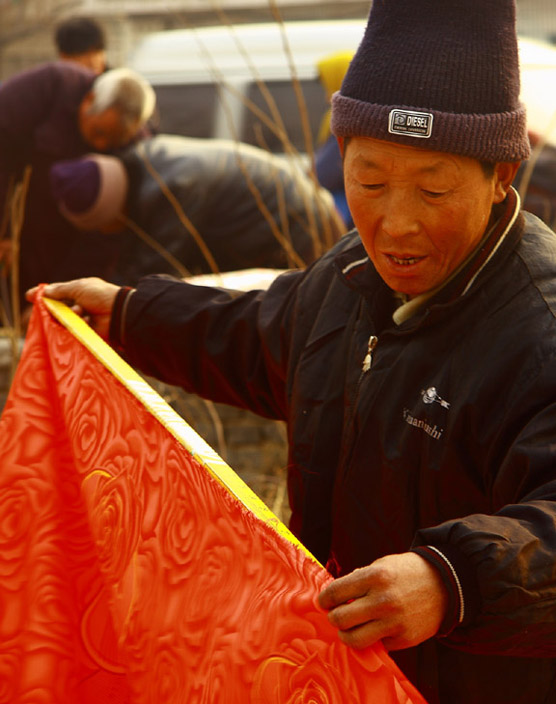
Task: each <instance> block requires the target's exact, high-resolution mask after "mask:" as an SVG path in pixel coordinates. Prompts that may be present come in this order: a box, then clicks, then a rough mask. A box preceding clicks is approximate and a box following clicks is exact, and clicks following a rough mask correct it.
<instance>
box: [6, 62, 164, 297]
mask: <svg viewBox="0 0 556 704" xmlns="http://www.w3.org/2000/svg"><path fill="white" fill-rule="evenodd" d="M154 105H155V97H154V91H153V89H152V87H151V86H150V85H149V84H148V83H147V82H146V81H145V80H144V79H143V78H141V77H140V76H139V75H138V74H136V73H135V72H133V71H131V70H129V69H126V68H120V69H114V70H111V71H107V72H105V73H103V74H101V75H99V76H97V75H96V74H95V73H94V72H92V71H90V70H88V69H86V68H83V67H81V66H79V65H77V64H74V63H70V62H66V61H57V62H51V63H46V64H41V65H39V66H37V67H34V68H32V69H29V70H27V71H23V72H22V73H19V74H16V75H15V76H12V77H11V78H9V79H8V80H6V81H5V82H3V83H2V84H1V85H0V155H1V158H0V214H1V215H2V216H3V219H4V220H5V219H6V218H8V220H9V219H10V218H14V216H15V219H16V220H18V221H19V220H21V217H20V215H22V214H21V213H20V214H19V216H18V214H16V213H13V212H12V204H13V200H12V195H13V193H14V189H15V188H16V186H17V184H18V183H20V182H21V180H22V178H23V174H24V172H25V169H26V167H30V177H29V187H28V191H27V194H26V199H25V202H24V204H23V205H22V206H20V207H24V217H23V224H22V229H21V232H20V233H19V237H20V251H21V255H20V282H21V285H20V291H24V290H25V289H26V288H27V287H28V286H30V285H33V284H36V283H39V282H40V281H44V280H49V279H50V280H51V279H52V277H55V278H59V277H60V276H62V277H67V276H74V275H76V274H79V275H80V274H84V273H87V272H88V273H94V271H95V267H94V258H95V257H97V256H101V254H100V251H99V249H98V247H97V245H98V244H99V243H100V246H102V242H103V240H102V238H100V237H99V238H98V242H97V240H96V238H94V236H93V235H91V236H90V237H89V238H88V239H84V238H82V237H81V238H76V233H77V232H78V231H77V230H76V229H75V228H74V227H73V226H71V225H70V223H68V222H67V221H66V220H65V219H64V218H63V217H61V216H60V214H59V212H58V209H57V207H56V203H55V202H54V200H53V198H52V195H51V193H50V187H49V180H48V174H49V170H50V167H51V165H52V164H53V163H54V162H56V161H59V160H60V159H70V158H75V157H79V156H82V155H84V154H87V153H88V152H90V151H98V152H112V151H114V150H117V149H119V148H120V147H123V146H125V145H127V144H129V143H130V142H132V141H133V140H134V138H136V136H137V135H138V134H139V133H140V130H141V129H142V128H143V126H144V125H145V123H146V121H147V120H148V119H149V118H150V116H151V115H152V113H153V110H154ZM7 234H8V236H9V235H10V230H9V229H8V231H7Z"/></svg>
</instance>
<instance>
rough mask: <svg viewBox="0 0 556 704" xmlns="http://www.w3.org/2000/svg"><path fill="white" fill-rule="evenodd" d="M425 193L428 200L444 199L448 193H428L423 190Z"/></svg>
mask: <svg viewBox="0 0 556 704" xmlns="http://www.w3.org/2000/svg"><path fill="white" fill-rule="evenodd" d="M423 193H424V194H425V195H426V196H427V198H442V196H445V195H446V191H427V190H425V189H423Z"/></svg>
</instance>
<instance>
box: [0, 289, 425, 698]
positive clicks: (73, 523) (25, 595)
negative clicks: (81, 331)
mask: <svg viewBox="0 0 556 704" xmlns="http://www.w3.org/2000/svg"><path fill="white" fill-rule="evenodd" d="M0 438H1V449H0V468H1V469H0V496H1V497H2V498H1V500H0V702H1V703H2V704H4V703H6V704H7V703H8V702H9V704H48V703H51V702H52V703H53V702H56V704H89V703H90V704H93V702H94V704H105V703H111V704H112V703H116V702H117V703H123V702H126V703H129V704H141V703H147V702H148V703H149V704H178V703H180V704H181V703H182V702H183V703H184V704H195V703H199V704H212V703H225V704H246V703H249V702H254V703H257V704H259V703H260V704H286V703H291V704H294V703H295V704H305V703H307V704H308V703H309V702H310V703H311V704H324V703H328V704H346V703H350V702H354V703H355V702H371V701H372V702H377V703H388V704H389V703H398V702H404V703H407V704H409V703H410V702H414V703H415V704H417V703H420V704H421V703H422V702H424V700H423V699H422V698H421V697H420V695H419V694H418V693H417V692H416V691H415V689H414V688H413V687H412V686H411V685H410V683H409V682H408V681H407V680H406V679H405V678H404V677H403V675H402V674H401V672H400V671H399V670H398V668H397V667H396V666H395V664H394V663H393V662H392V661H391V659H390V658H389V656H388V655H387V653H386V652H385V651H384V649H383V648H382V647H375V648H369V649H367V650H366V651H362V652H356V651H353V650H351V649H349V648H347V647H345V646H344V645H343V644H342V643H341V642H340V641H339V639H338V636H337V633H336V632H335V630H334V629H333V628H331V627H330V626H329V624H328V621H327V619H326V616H325V614H323V613H322V612H320V611H319V610H317V608H315V605H314V604H315V597H316V595H317V594H318V592H319V591H320V589H321V588H322V586H323V585H324V584H325V583H326V582H327V581H328V579H329V576H328V575H327V573H326V572H325V571H324V570H323V569H322V568H321V567H320V566H319V565H317V564H316V563H315V562H313V561H312V560H311V559H310V558H308V557H307V556H306V555H305V554H304V553H303V552H302V551H301V550H300V549H299V548H298V547H296V546H295V545H294V544H293V543H291V542H289V541H288V540H287V539H286V538H284V537H282V536H281V535H279V534H277V533H276V531H275V530H274V529H273V528H272V527H271V526H269V525H268V524H266V523H265V522H263V521H262V520H260V519H259V518H257V517H256V516H255V515H254V514H253V513H251V512H250V511H248V510H247V509H246V508H245V507H244V506H243V504H241V503H240V502H239V501H238V500H237V499H236V498H235V497H233V496H232V495H231V494H230V493H229V491H228V490H227V489H225V488H224V487H223V486H222V485H221V484H220V483H219V482H218V481H217V480H215V479H214V478H213V477H212V476H211V475H210V474H209V473H208V471H207V470H206V468H205V467H204V466H203V465H202V464H200V463H199V462H198V461H197V460H195V459H194V458H193V457H192V456H191V454H190V453H189V452H188V451H187V450H186V449H185V448H184V447H183V446H182V445H181V444H180V443H179V442H178V441H177V440H176V439H175V438H174V437H173V436H172V435H171V434H170V433H169V432H168V431H167V430H166V428H165V427H164V426H163V425H161V424H160V423H159V421H158V420H157V419H156V418H155V417H154V416H153V415H152V414H151V413H150V412H149V411H148V410H146V408H145V407H144V406H143V405H142V404H141V403H140V402H139V401H138V400H137V399H136V398H135V397H134V396H133V395H132V394H131V393H130V392H129V391H128V390H127V389H126V388H124V387H123V386H122V385H121V384H120V382H119V381H118V380H117V379H116V378H115V377H113V376H112V374H111V373H110V372H109V371H108V370H107V369H106V368H105V367H104V366H103V365H102V364H101V363H100V362H99V361H97V359H96V358H95V357H93V355H91V354H90V353H89V352H88V351H87V349H86V348H85V347H83V346H82V345H81V344H80V343H79V342H77V341H76V340H75V338H74V337H73V335H72V334H71V333H69V332H68V331H67V330H66V329H65V328H64V327H62V326H61V325H60V324H59V323H57V322H56V321H55V320H54V319H53V318H51V316H50V314H49V313H48V311H47V310H46V308H45V307H44V305H43V304H42V302H39V303H38V304H37V305H36V306H35V311H34V313H33V317H32V320H31V324H30V327H29V331H28V335H27V339H26V343H25V348H24V352H23V356H22V359H21V362H20V364H19V367H18V370H17V374H16V378H15V380H14V383H13V385H12V389H11V391H10V396H9V398H8V402H7V404H6V407H5V410H4V413H3V415H2V418H1V419H0Z"/></svg>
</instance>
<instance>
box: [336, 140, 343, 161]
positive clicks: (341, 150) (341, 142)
mask: <svg viewBox="0 0 556 704" xmlns="http://www.w3.org/2000/svg"><path fill="white" fill-rule="evenodd" d="M336 139H337V141H338V146H339V147H340V154H341V155H342V159H343V158H344V149H345V142H344V138H343V137H336Z"/></svg>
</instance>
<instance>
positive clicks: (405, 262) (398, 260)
mask: <svg viewBox="0 0 556 704" xmlns="http://www.w3.org/2000/svg"><path fill="white" fill-rule="evenodd" d="M386 256H387V257H388V258H389V259H391V260H392V261H393V262H394V264H399V265H401V266H410V265H411V264H417V262H420V261H421V259H423V258H424V257H396V256H394V255H393V254H387V255H386Z"/></svg>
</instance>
